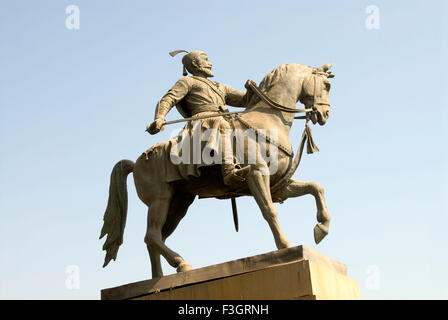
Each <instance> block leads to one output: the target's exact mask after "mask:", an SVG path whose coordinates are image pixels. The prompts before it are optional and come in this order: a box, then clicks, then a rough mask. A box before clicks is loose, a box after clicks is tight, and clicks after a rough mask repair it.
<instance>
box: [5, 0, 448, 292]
mask: <svg viewBox="0 0 448 320" xmlns="http://www.w3.org/2000/svg"><path fill="white" fill-rule="evenodd" d="M191 3H192V2H190V1H186V2H183V1H182V2H181V1H168V2H162V1H143V0H142V1H112V0H107V1H106V0H102V1H99V0H98V1H87V0H70V1H69V0H64V1H56V0H54V1H44V0H41V1H14V0H4V1H1V3H0V43H1V50H0V110H1V111H0V112H1V113H0V121H1V124H0V130H1V134H0V147H1V157H0V213H1V223H0V273H1V276H0V298H2V299H10V298H18V299H48V298H54V299H79V298H83V299H98V298H99V292H100V289H102V288H106V287H112V286H116V285H121V284H125V283H129V282H133V281H138V280H143V279H147V278H149V277H150V263H149V258H148V255H147V252H146V246H145V244H144V242H143V238H144V235H145V231H146V230H145V228H146V211H147V210H146V207H145V206H144V204H143V203H141V202H140V200H139V199H138V198H137V196H136V193H135V188H134V186H133V181H132V177H129V179H128V190H129V211H128V221H127V225H126V230H125V234H124V244H123V245H122V247H121V248H120V251H119V254H118V259H117V261H116V262H112V263H111V264H110V265H109V266H108V267H107V268H106V269H102V268H101V267H102V263H103V259H104V252H103V251H102V250H101V247H102V243H103V241H99V240H98V236H99V233H100V229H101V226H102V218H103V213H104V209H105V207H106V202H107V196H108V185H109V174H110V171H111V169H112V167H113V165H114V164H115V163H116V162H117V161H119V160H121V159H132V160H135V159H136V158H137V157H138V156H139V155H140V154H141V152H143V151H144V150H146V149H147V148H149V147H150V146H151V145H153V144H155V143H157V142H160V141H164V140H166V139H167V138H168V137H169V133H170V129H171V128H170V129H168V130H166V131H165V132H163V133H161V134H159V135H156V136H150V135H148V134H146V133H144V129H145V125H146V124H147V123H148V122H150V121H152V120H153V116H154V108H155V104H156V102H157V101H158V99H160V98H161V97H162V96H163V94H164V93H165V92H166V91H167V90H168V89H169V88H170V87H171V86H172V85H173V84H174V83H175V81H176V80H177V79H178V78H179V77H180V76H181V72H182V68H181V62H180V58H179V57H176V58H171V57H170V56H169V55H168V52H169V51H171V50H176V49H186V50H203V51H206V52H207V53H208V54H209V58H210V60H211V61H212V62H213V64H214V73H215V80H216V81H219V82H222V83H226V84H229V85H231V86H233V87H234V88H237V89H241V90H243V88H244V82H245V81H246V80H247V79H249V78H250V79H253V80H255V81H257V82H258V81H260V80H261V79H262V78H263V76H264V75H266V74H267V73H268V72H269V71H271V70H272V69H273V68H274V67H276V66H278V65H280V64H283V63H292V62H295V63H300V64H304V65H311V66H320V65H322V64H325V63H328V62H334V67H333V72H334V73H335V74H336V77H335V78H334V79H333V80H332V91H331V94H330V99H331V103H332V106H331V108H332V114H331V117H330V119H329V121H328V123H327V125H325V126H324V127H314V130H313V134H314V138H315V141H316V143H317V145H318V146H319V148H320V150H321V152H319V153H317V154H313V155H305V156H304V158H303V160H302V164H301V167H300V168H299V170H298V172H297V173H296V175H295V178H297V179H299V180H303V181H316V182H319V183H320V184H322V185H323V186H324V187H325V189H326V196H327V203H328V207H329V210H330V213H331V214H332V224H331V231H330V234H329V236H328V237H327V238H326V239H325V240H324V241H323V242H322V243H321V244H319V245H317V246H316V245H315V244H314V241H313V233H312V230H313V227H314V225H315V223H316V221H315V213H316V209H315V205H314V200H313V199H312V197H310V196H306V197H303V198H296V199H290V200H288V201H286V202H285V203H284V204H282V205H277V208H278V210H279V217H280V223H281V225H282V227H283V231H284V232H285V234H286V235H287V237H288V238H289V240H290V242H291V244H292V245H300V244H303V245H305V246H308V247H309V248H311V249H314V250H317V251H319V252H320V253H322V254H325V255H327V256H329V257H331V258H333V259H336V260H338V261H341V262H343V263H345V264H347V266H348V273H349V276H350V277H351V278H353V279H355V280H357V281H358V282H359V285H360V288H361V293H362V296H363V298H367V299H376V298H380V299H397V298H423V299H425V298H445V299H447V298H448V281H447V276H446V270H447V267H448V258H447V249H446V244H447V239H446V227H447V224H448V219H447V209H448V206H447V200H446V199H447V194H448V192H447V191H448V188H447V180H448V175H447V151H446V140H447V136H448V135H447V130H446V127H447V124H446V123H447V122H446V121H447V120H448V119H447V118H448V117H447V111H446V108H447V93H446V75H445V68H446V56H447V40H446V39H447V38H446V37H447V25H446V19H447V8H446V4H445V2H444V1H403V0H402V1H390V0H389V1H385V0H381V1H380V0H378V1H257V2H254V1H225V2H218V1H213V2H211V1H197V2H194V4H191ZM70 4H75V5H78V6H79V9H80V29H79V30H68V29H67V28H66V26H65V19H66V17H67V14H66V13H65V9H66V7H67V6H68V5H70ZM368 5H376V6H377V7H378V8H379V9H380V28H379V29H378V30H369V29H367V28H366V26H365V20H366V18H367V16H368V14H366V7H367V6H368ZM179 117H180V116H179V114H177V112H176V111H174V110H173V111H172V112H171V113H170V115H169V117H168V119H169V120H173V119H177V118H179ZM302 125H303V123H301V122H298V123H296V124H295V125H294V127H293V129H292V134H291V140H292V142H293V144H294V146H297V144H298V142H299V138H300V135H301V130H302ZM172 129H174V127H173V128H172ZM238 205H239V212H240V232H239V233H235V231H234V230H233V222H232V214H231V206H230V201H219V200H197V201H196V202H195V203H194V205H193V206H192V207H191V208H190V211H189V213H188V214H187V216H186V217H185V219H184V220H183V221H182V222H181V224H180V226H179V227H178V229H177V230H176V232H175V233H174V234H173V236H172V237H171V238H169V239H168V241H167V243H168V245H169V246H171V247H172V248H173V249H175V250H176V251H178V252H179V253H181V254H182V255H183V256H184V258H185V259H186V260H187V262H189V263H190V264H192V265H193V267H202V266H206V265H210V264H215V263H219V262H224V261H228V260H232V259H237V258H241V257H246V256H251V255H254V254H259V253H264V252H267V251H272V250H275V244H274V241H273V238H272V235H271V232H270V230H269V228H268V225H267V223H266V222H265V221H264V219H263V218H262V215H261V213H260V212H259V209H258V207H257V206H256V204H255V202H254V200H253V199H251V198H244V199H238ZM70 265H75V266H78V267H79V271H80V289H73V290H69V289H67V288H66V279H67V276H68V275H67V274H66V268H67V266H70ZM163 266H164V271H165V274H170V273H173V272H175V270H174V269H173V268H171V267H170V266H169V265H168V264H167V263H165V262H164V264H163ZM369 266H375V267H373V268H374V269H372V268H371V267H369ZM371 270H377V271H378V272H379V273H376V274H375V275H374V276H376V280H377V282H376V284H377V286H374V287H372V286H371V285H369V283H371V282H369V281H371V276H372V273H371Z"/></svg>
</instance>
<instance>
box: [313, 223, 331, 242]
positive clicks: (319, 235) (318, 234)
mask: <svg viewBox="0 0 448 320" xmlns="http://www.w3.org/2000/svg"><path fill="white" fill-rule="evenodd" d="M327 234H328V227H327V226H324V225H323V224H316V226H315V227H314V242H316V244H319V242H321V241H322V239H323V238H325V236H326V235H327Z"/></svg>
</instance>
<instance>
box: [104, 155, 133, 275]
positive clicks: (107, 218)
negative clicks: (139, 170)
mask: <svg viewBox="0 0 448 320" xmlns="http://www.w3.org/2000/svg"><path fill="white" fill-rule="evenodd" d="M133 170H134V162H132V161H130V160H121V161H119V162H117V164H116V165H115V166H114V168H113V169H112V173H111V175H110V186H109V200H108V202H107V208H106V212H105V213H104V218H103V220H104V224H103V228H102V229H101V235H100V239H101V238H102V237H104V236H105V235H106V234H107V238H106V242H105V243H104V245H103V250H106V257H105V259H104V265H103V268H104V267H105V266H107V264H108V263H109V261H110V260H112V259H114V261H115V259H116V258H117V253H118V248H119V247H120V245H121V244H122V243H123V233H124V227H125V225H126V216H127V211H128V190H127V185H126V178H127V176H128V174H129V173H131V172H132V171H133Z"/></svg>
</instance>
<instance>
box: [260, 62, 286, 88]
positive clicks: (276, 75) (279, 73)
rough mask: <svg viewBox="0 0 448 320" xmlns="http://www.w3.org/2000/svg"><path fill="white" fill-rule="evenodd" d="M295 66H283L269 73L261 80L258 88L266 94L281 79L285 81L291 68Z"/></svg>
mask: <svg viewBox="0 0 448 320" xmlns="http://www.w3.org/2000/svg"><path fill="white" fill-rule="evenodd" d="M293 65H295V64H282V65H280V66H278V67H277V68H275V69H274V70H272V71H271V72H269V73H268V74H267V75H266V76H265V77H264V78H263V80H261V82H260V85H259V86H258V87H259V88H260V89H261V90H263V91H264V92H266V91H268V90H269V89H271V88H272V87H273V86H274V85H275V84H277V83H278V82H279V81H280V80H281V79H284V78H285V76H286V74H287V73H288V71H289V70H290V69H291V66H293Z"/></svg>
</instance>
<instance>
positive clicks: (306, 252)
mask: <svg viewBox="0 0 448 320" xmlns="http://www.w3.org/2000/svg"><path fill="white" fill-rule="evenodd" d="M360 298H361V296H360V292H359V286H358V283H357V282H356V281H354V280H352V279H350V278H348V277H347V268H346V266H345V265H344V264H342V263H340V262H337V261H334V260H332V259H330V258H328V257H326V256H323V255H321V254H319V253H317V252H315V251H313V250H310V249H308V248H306V247H304V246H298V247H293V248H288V249H283V250H278V251H273V252H268V253H265V254H261V255H257V256H253V257H248V258H243V259H238V260H234V261H229V262H224V263H220V264H216V265H212V266H208V267H204V268H199V269H194V270H191V271H188V272H183V273H178V274H173V275H169V276H165V277H162V278H156V279H151V280H145V281H140V282H135V283H130V284H126V285H122V286H119V287H115V288H109V289H104V290H102V291H101V299H103V300H111V299H141V300H196V299H197V300H262V299H263V300H290V299H294V300H304V299H312V300H315V299H360Z"/></svg>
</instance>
